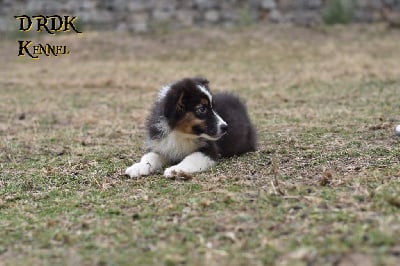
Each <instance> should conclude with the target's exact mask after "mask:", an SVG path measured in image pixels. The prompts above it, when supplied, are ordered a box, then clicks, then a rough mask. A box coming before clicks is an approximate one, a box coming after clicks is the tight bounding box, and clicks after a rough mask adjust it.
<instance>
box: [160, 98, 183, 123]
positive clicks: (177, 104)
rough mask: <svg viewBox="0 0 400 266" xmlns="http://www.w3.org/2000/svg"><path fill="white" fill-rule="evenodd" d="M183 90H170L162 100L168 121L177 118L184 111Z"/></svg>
mask: <svg viewBox="0 0 400 266" xmlns="http://www.w3.org/2000/svg"><path fill="white" fill-rule="evenodd" d="M184 96H185V92H184V91H183V90H178V91H171V92H170V93H168V94H167V96H166V97H165V100H164V116H165V117H166V118H168V119H169V120H170V121H172V120H173V118H178V116H179V115H180V114H183V113H184V111H185V103H184Z"/></svg>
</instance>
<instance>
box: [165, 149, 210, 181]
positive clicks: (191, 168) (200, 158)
mask: <svg viewBox="0 0 400 266" xmlns="http://www.w3.org/2000/svg"><path fill="white" fill-rule="evenodd" d="M213 165H215V161H214V160H213V159H211V158H210V157H208V156H207V155H205V154H204V153H202V152H194V153H192V154H190V155H188V156H186V157H185V158H184V159H183V160H182V161H181V162H180V163H179V164H176V165H173V166H171V167H168V168H167V169H165V171H164V176H165V177H172V176H176V175H179V173H180V172H183V173H195V172H201V171H204V170H207V169H208V168H210V167H211V166H213Z"/></svg>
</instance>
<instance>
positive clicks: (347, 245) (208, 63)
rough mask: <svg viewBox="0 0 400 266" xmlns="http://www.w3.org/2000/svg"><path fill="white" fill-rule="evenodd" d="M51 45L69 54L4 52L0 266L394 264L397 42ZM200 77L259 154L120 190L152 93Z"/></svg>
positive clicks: (316, 35) (258, 32)
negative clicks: (247, 124) (234, 97)
mask: <svg viewBox="0 0 400 266" xmlns="http://www.w3.org/2000/svg"><path fill="white" fill-rule="evenodd" d="M41 38H42V39H41V40H40V41H42V42H52V41H54V40H55V39H54V37H41ZM56 40H57V42H60V43H65V44H67V45H69V47H70V50H71V54H70V55H69V56H65V57H57V58H42V59H40V60H39V61H37V60H29V59H27V58H25V59H23V58H18V57H17V56H16V47H17V46H16V45H17V43H16V41H15V40H2V41H1V44H2V52H3V54H4V55H2V56H3V57H2V59H3V63H2V64H1V65H0V90H1V93H0V168H1V171H0V217H1V218H0V229H1V230H0V262H1V263H4V264H6V265H20V264H28V263H33V264H70V263H74V264H88V265H92V264H130V265H132V264H135V265H143V264H148V265H154V264H162V263H163V264H168V265H176V264H192V265H204V264H208V265H217V264H219V265H221V264H222V265H242V264H254V265H260V264H274V263H275V264H287V265H291V264H293V263H297V264H299V263H300V264H301V263H305V264H311V265H321V264H339V265H350V264H351V263H353V261H355V260H356V261H361V262H363V264H365V265H368V263H369V264H372V265H373V264H378V265H379V264H389V265H390V264H392V265H395V264H396V263H397V264H398V263H399V261H400V257H399V252H398V247H399V245H400V242H399V238H398V237H397V236H398V235H400V226H399V224H400V218H399V215H398V213H399V206H398V204H397V203H398V195H399V193H400V185H399V178H400V166H399V165H400V164H399V161H400V148H399V147H400V146H399V141H400V138H399V137H396V136H395V135H394V132H393V128H394V126H395V125H396V124H400V115H399V110H400V104H399V103H400V94H399V92H400V79H399V77H400V68H399V67H398V64H399V62H400V50H399V49H398V47H399V46H398V44H399V43H400V32H398V31H393V30H387V29H384V28H382V27H380V26H379V25H377V26H368V27H367V26H358V27H350V28H320V29H313V30H310V29H301V28H293V27H289V26H277V27H251V28H246V29H242V30H238V29H235V30H221V29H210V30H207V31H201V30H192V31H183V32H177V33H170V34H163V35H126V34H117V33H98V32H87V33H84V35H83V36H80V37H77V36H72V35H71V36H62V37H57V38H56ZM195 75H203V76H205V77H207V78H208V79H209V80H210V81H211V88H212V90H213V91H223V90H229V91H233V92H235V93H236V94H238V95H239V96H240V97H242V98H243V99H244V100H245V101H246V102H247V105H248V109H249V112H250V116H251V118H252V120H253V121H254V123H255V124H256V126H257V130H258V133H259V149H258V151H257V152H254V153H249V154H247V155H244V156H242V157H235V158H231V159H228V160H222V161H221V162H220V163H219V164H218V165H217V166H215V167H214V168H212V169H211V170H210V171H208V172H205V173H200V174H196V175H193V176H191V177H190V178H189V180H186V181H184V180H167V179H165V178H163V177H162V176H161V175H160V174H156V175H153V176H150V177H146V178H139V179H130V178H127V177H125V176H124V175H123V174H122V173H123V171H124V169H125V168H126V167H127V166H129V165H130V164H131V163H133V162H134V161H136V160H138V159H139V158H140V156H141V155H142V144H143V140H144V134H145V132H144V123H145V118H146V115H147V110H148V108H149V106H150V104H152V102H153V99H154V97H155V95H156V93H157V90H158V89H159V88H160V87H161V86H162V85H163V84H166V83H169V82H171V81H174V80H177V79H180V78H182V77H186V76H195ZM1 263H0V264H1Z"/></svg>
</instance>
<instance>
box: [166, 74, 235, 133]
mask: <svg viewBox="0 0 400 266" xmlns="http://www.w3.org/2000/svg"><path fill="white" fill-rule="evenodd" d="M208 84H209V82H208V80H206V79H203V78H186V79H183V80H180V81H178V82H176V83H174V84H172V85H170V86H167V87H164V88H163V89H162V91H161V92H160V94H161V96H160V97H162V101H161V103H162V104H163V110H164V116H165V117H166V118H167V121H168V124H169V126H170V127H171V129H173V130H177V131H179V132H180V133H183V134H185V135H188V136H190V137H193V138H205V139H209V140H217V139H219V138H220V137H221V136H223V135H224V134H225V133H226V130H227V126H228V125H227V124H226V122H225V121H224V120H223V119H222V118H221V117H220V116H219V115H218V114H217V113H216V112H215V111H214V110H213V100H212V94H211V92H210V89H209V87H208Z"/></svg>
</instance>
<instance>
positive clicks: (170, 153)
mask: <svg viewBox="0 0 400 266" xmlns="http://www.w3.org/2000/svg"><path fill="white" fill-rule="evenodd" d="M204 145H205V142H204V141H200V140H198V139H197V138H193V137H190V136H188V135H185V134H182V133H179V132H177V131H171V132H170V133H169V134H168V135H167V136H165V137H164V138H162V139H160V140H149V141H148V143H147V146H148V148H150V149H151V150H152V151H154V152H157V153H159V154H161V155H163V156H164V157H165V158H166V159H168V160H169V161H181V160H182V159H183V158H185V157H186V156H187V155H189V154H191V153H193V152H195V151H197V150H198V149H199V148H201V147H203V146H204Z"/></svg>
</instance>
